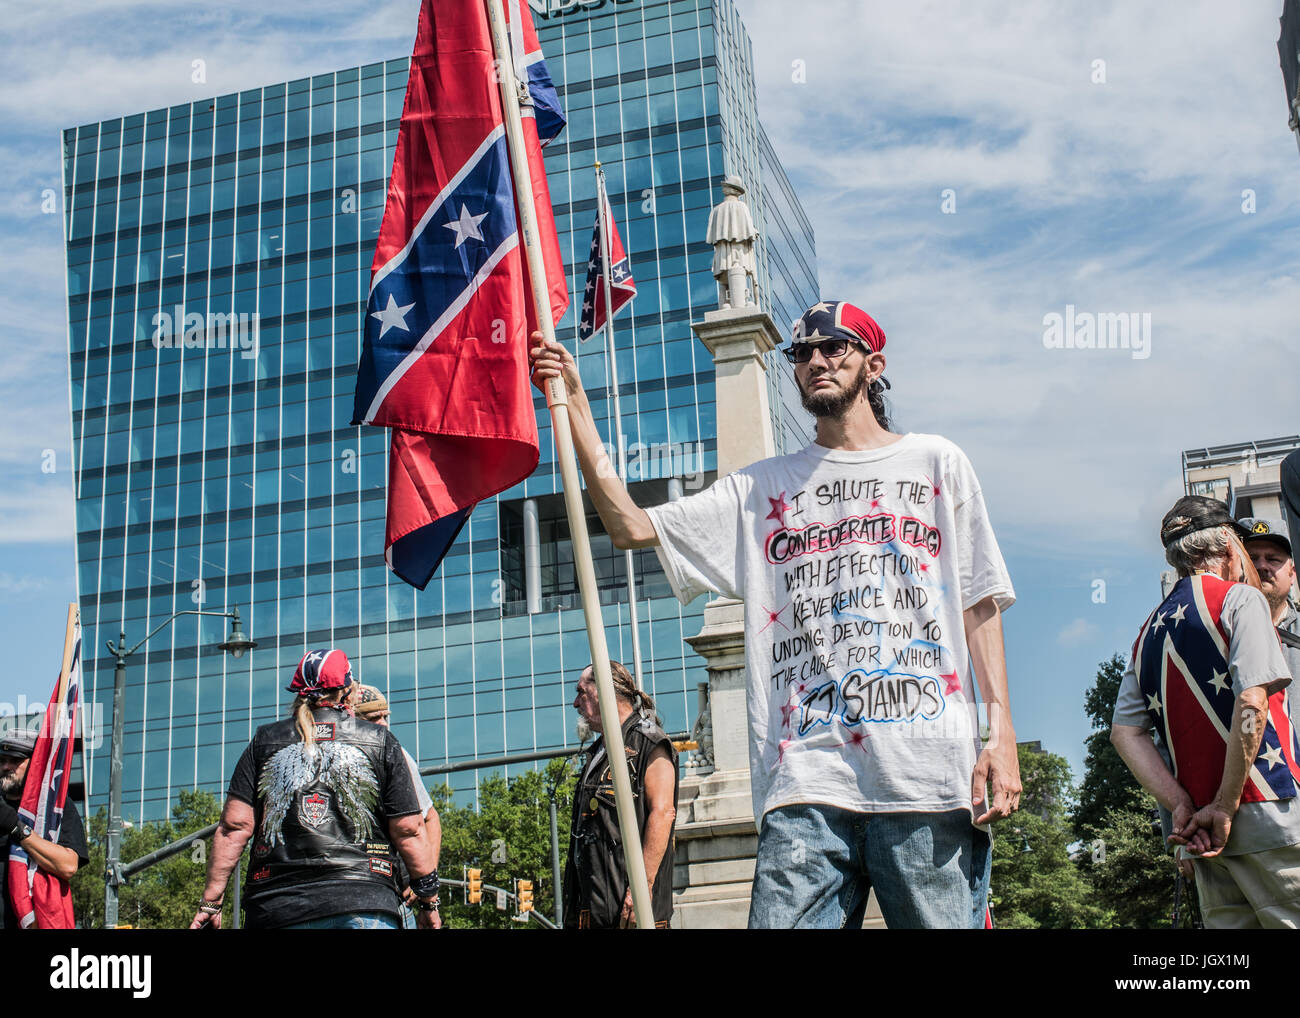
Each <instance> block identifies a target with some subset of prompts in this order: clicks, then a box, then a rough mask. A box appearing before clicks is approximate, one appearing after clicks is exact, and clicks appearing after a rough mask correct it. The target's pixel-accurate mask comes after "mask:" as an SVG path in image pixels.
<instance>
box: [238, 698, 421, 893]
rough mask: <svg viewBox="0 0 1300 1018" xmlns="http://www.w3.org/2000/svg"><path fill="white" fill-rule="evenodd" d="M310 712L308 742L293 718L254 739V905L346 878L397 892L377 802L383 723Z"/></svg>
mask: <svg viewBox="0 0 1300 1018" xmlns="http://www.w3.org/2000/svg"><path fill="white" fill-rule="evenodd" d="M313 716H314V718H315V720H316V743H315V745H314V746H312V747H310V748H309V747H307V746H306V745H305V744H304V743H303V741H302V739H301V737H300V736H299V734H298V729H297V726H296V725H295V724H294V721H293V719H292V718H290V719H287V720H285V721H280V722H276V723H275V724H271V725H267V726H265V727H263V728H260V729H259V730H258V732H257V735H256V736H255V737H254V739H253V743H252V747H251V748H252V750H253V754H254V764H255V768H256V773H257V803H256V806H255V810H254V822H255V825H256V826H255V829H254V837H253V844H252V853H251V857H250V861H249V864H248V879H247V883H246V887H247V890H246V892H245V893H246V896H247V898H248V900H249V902H250V904H253V903H254V902H256V900H257V899H258V897H259V896H262V897H268V898H274V897H275V896H276V895H277V894H279V893H283V892H284V891H285V890H286V889H287V888H288V887H289V886H293V887H295V888H301V887H302V886H303V885H310V884H313V883H316V882H336V881H347V882H348V883H349V884H352V883H354V882H355V883H358V884H369V885H371V886H372V888H373V889H374V891H376V892H379V895H378V897H379V899H380V900H384V901H387V900H388V895H387V894H385V893H383V892H385V891H392V892H394V893H396V885H395V883H394V873H395V871H396V865H395V863H396V859H397V855H396V852H395V850H394V847H393V845H392V842H391V841H390V840H389V837H388V830H387V818H386V817H384V816H383V814H382V812H381V811H380V805H379V804H380V802H381V800H382V792H383V788H382V787H381V783H382V781H383V780H384V779H385V777H384V776H385V775H386V768H385V766H384V754H385V746H386V740H387V738H388V730H387V729H386V728H383V727H381V726H379V725H374V724H370V723H368V722H358V721H357V719H356V718H354V717H352V716H351V715H349V714H345V713H343V712H341V711H335V710H331V709H329V708H317V709H316V710H315V711H314V712H313ZM355 890H356V891H361V890H362V888H361V887H356V888H355ZM321 891H322V894H325V893H327V892H326V890H325V888H323V887H322V888H321ZM392 904H393V907H394V908H395V907H396V902H393V903H392Z"/></svg>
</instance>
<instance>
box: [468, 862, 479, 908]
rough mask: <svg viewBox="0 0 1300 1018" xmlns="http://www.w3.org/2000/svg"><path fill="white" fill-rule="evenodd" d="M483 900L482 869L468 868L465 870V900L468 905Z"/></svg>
mask: <svg viewBox="0 0 1300 1018" xmlns="http://www.w3.org/2000/svg"><path fill="white" fill-rule="evenodd" d="M482 900H483V871H482V870H470V869H467V870H466V871H465V901H466V902H467V903H468V904H470V905H477V904H478V903H479V902H480V901H482Z"/></svg>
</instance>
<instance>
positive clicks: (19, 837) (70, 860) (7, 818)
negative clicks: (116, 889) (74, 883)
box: [0, 729, 90, 930]
mask: <svg viewBox="0 0 1300 1018" xmlns="http://www.w3.org/2000/svg"><path fill="white" fill-rule="evenodd" d="M35 748H36V736H35V735H33V734H32V733H31V732H29V731H26V730H24V729H19V730H18V731H16V732H13V733H11V734H10V735H9V736H7V737H6V738H4V739H2V740H0V863H2V864H3V865H4V872H5V875H6V877H7V876H8V874H9V859H10V854H11V852H12V851H13V849H14V848H15V847H21V848H22V851H23V852H25V853H26V854H27V858H28V859H30V860H31V861H32V863H33V864H35V867H36V869H37V870H39V871H40V872H41V873H42V874H46V875H48V877H53V878H55V879H57V880H60V881H63V882H64V883H65V884H66V883H67V882H68V881H69V880H71V879H72V876H73V874H75V873H76V872H77V870H79V869H80V868H81V867H82V866H84V865H86V863H88V862H89V861H90V858H89V855H88V854H87V849H86V831H85V827H84V826H83V824H82V822H81V814H80V813H78V812H77V807H76V805H75V804H74V803H73V801H72V800H71V799H69V800H68V801H67V802H66V803H65V804H64V807H63V823H62V825H61V826H60V828H59V832H58V835H57V837H56V838H55V840H53V841H51V840H50V839H49V838H42V837H41V836H40V835H39V834H36V833H35V832H33V830H32V829H31V827H29V826H28V825H27V824H26V823H24V822H23V821H22V819H21V818H20V817H19V815H18V806H19V803H20V802H21V800H22V795H23V786H24V784H25V782H26V780H27V770H28V767H29V765H30V763H31V758H32V751H33V750H35ZM24 869H26V867H24ZM23 876H24V877H25V876H26V874H25V873H24V874H23ZM19 924H20V917H19V916H18V915H17V913H16V912H15V911H14V902H13V898H12V896H11V895H10V892H9V881H8V880H7V879H6V880H5V887H4V920H3V925H0V929H6V930H16V929H18V928H19Z"/></svg>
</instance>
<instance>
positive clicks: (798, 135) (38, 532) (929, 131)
mask: <svg viewBox="0 0 1300 1018" xmlns="http://www.w3.org/2000/svg"><path fill="white" fill-rule="evenodd" d="M738 5H739V7H740V9H741V12H742V15H743V17H744V19H745V22H746V25H747V27H748V29H749V31H750V35H751V37H752V39H753V42H754V57H755V62H756V75H757V79H758V88H759V112H760V116H761V118H762V120H763V122H764V124H765V125H766V127H767V129H768V132H769V134H770V135H771V137H772V139H773V143H774V145H775V147H776V150H777V152H778V153H779V154H780V156H781V158H782V159H783V161H784V162H785V164H786V166H787V168H788V170H789V172H790V175H791V178H792V180H793V182H794V184H795V187H796V190H797V191H798V193H799V194H800V196H801V197H802V200H803V202H804V205H805V207H806V209H807V211H808V213H809V215H810V218H811V220H812V223H813V226H814V229H815V230H816V233H817V244H818V255H819V263H820V272H821V281H822V290H823V294H824V295H825V296H827V297H831V298H842V299H848V300H852V301H854V302H855V303H858V304H860V305H861V306H863V307H864V308H866V309H867V310H868V311H869V312H870V313H871V314H872V315H873V316H874V317H875V318H876V319H877V320H878V321H879V322H880V323H881V325H882V327H883V328H884V330H885V332H886V334H887V335H888V337H889V343H888V346H887V347H886V354H887V355H888V357H889V365H890V366H889V371H888V374H889V377H890V379H891V380H892V382H893V384H894V389H893V392H892V396H893V397H894V410H895V414H896V418H897V420H898V422H899V424H900V425H901V427H902V428H903V429H905V430H913V431H924V432H937V433H940V434H943V435H946V436H947V437H949V438H951V439H953V440H954V441H955V442H957V443H958V444H959V445H961V446H962V447H963V448H964V449H965V450H966V452H967V453H968V455H969V456H970V458H971V460H972V462H973V463H974V465H975V468H976V470H977V472H978V474H979V476H980V479H981V482H982V486H983V489H984V494H985V499H986V501H987V503H988V505H989V509H990V513H991V515H992V518H993V522H994V525H995V527H996V529H997V531H998V534H999V539H1000V541H1001V544H1002V548H1003V551H1004V554H1005V556H1006V558H1007V562H1008V566H1009V568H1010V571H1011V575H1012V579H1013V581H1014V583H1015V586H1016V590H1017V594H1018V597H1019V600H1018V603H1017V604H1016V605H1015V607H1014V608H1012V609H1011V611H1010V612H1009V613H1008V614H1007V616H1006V619H1005V627H1006V634H1007V651H1008V662H1009V673H1010V681H1011V693H1012V710H1013V716H1014V718H1015V721H1016V729H1017V734H1018V736H1019V737H1020V738H1022V739H1040V740H1042V742H1043V744H1044V745H1045V746H1046V747H1047V748H1048V749H1051V750H1053V751H1055V752H1058V753H1062V754H1064V755H1065V756H1067V757H1068V758H1069V759H1070V761H1071V764H1072V765H1073V767H1074V769H1075V774H1076V777H1077V776H1078V775H1079V773H1080V771H1081V767H1082V760H1083V748H1082V742H1083V738H1084V737H1085V736H1086V735H1087V732H1088V726H1087V722H1086V721H1085V719H1084V717H1083V713H1082V702H1083V695H1084V692H1085V690H1086V689H1087V687H1088V686H1089V685H1090V683H1091V681H1092V678H1093V675H1094V674H1095V671H1096V667H1097V664H1098V662H1099V661H1101V660H1103V659H1104V658H1106V657H1108V656H1109V655H1110V654H1111V653H1112V652H1114V651H1116V650H1125V651H1126V650H1127V648H1128V646H1129V645H1130V643H1131V641H1132V637H1133V634H1134V632H1135V630H1136V627H1137V626H1138V624H1139V622H1140V621H1141V619H1142V618H1143V617H1145V615H1146V613H1147V612H1148V611H1149V610H1150V608H1151V607H1152V606H1153V605H1154V603H1155V601H1156V600H1157V599H1158V597H1159V572H1160V569H1161V567H1162V559H1161V556H1160V549H1159V545H1158V542H1157V540H1156V536H1155V535H1156V531H1157V527H1158V522H1159V519H1160V516H1161V515H1162V514H1163V513H1164V511H1165V510H1166V509H1167V508H1168V506H1169V504H1170V503H1172V501H1173V499H1174V497H1175V496H1176V495H1177V494H1178V491H1179V485H1180V475H1179V452H1180V451H1181V450H1182V449H1186V448H1192V447H1196V446H1203V445H1214V444H1220V443H1225V442H1233V441H1244V440H1250V439H1260V438H1269V437H1274V436H1277V435H1285V434H1294V433H1295V432H1296V431H1297V430H1300V428H1297V421H1296V417H1295V415H1294V414H1293V413H1288V408H1290V407H1292V406H1293V405H1294V396H1293V393H1294V387H1295V383H1296V380H1297V379H1296V372H1295V370H1294V369H1293V368H1292V369H1290V370H1288V368H1289V366H1290V365H1292V364H1295V363H1296V362H1297V356H1298V355H1300V339H1298V338H1297V336H1298V334H1300V333H1298V330H1297V329H1296V328H1295V325H1294V315H1295V309H1296V307H1297V302H1296V296H1297V285H1296V284H1297V280H1296V278H1295V277H1296V269H1295V268H1294V267H1293V262H1292V258H1293V257H1294V254H1295V252H1296V251H1297V250H1300V196H1298V195H1300V189H1298V188H1297V183H1298V182H1300V152H1298V151H1297V147H1296V141H1295V137H1294V135H1292V134H1291V133H1290V132H1289V131H1288V130H1287V128H1286V112H1285V99H1284V94H1283V86H1282V79H1281V73H1280V71H1279V69H1278V57H1277V46H1276V41H1277V36H1278V21H1277V19H1278V15H1279V14H1280V12H1281V0H1267V2H1265V0H1257V2H1253V3H1250V4H1240V5H1236V4H1234V5H1226V4H1222V3H1208V2H1202V3H1198V2H1183V3H1180V4H1179V5H1178V7H1177V16H1176V17H1171V16H1170V13H1171V8H1170V5H1168V4H1167V3H1122V4H1121V3H1095V4H1089V5H1075V6H1073V7H1071V8H1068V9H1065V10H1060V9H1057V8H1055V7H1052V8H1049V7H1048V6H1047V5H1034V4H1029V3H1020V2H1018V3H1006V4H1000V5H972V4H961V3H958V2H956V0H942V2H941V0H930V2H925V3H909V4H898V3H885V2H883V0H882V2H861V0H857V2H829V0H806V2H805V3H803V4H801V5H800V11H801V16H800V17H798V18H791V17H790V11H791V7H790V5H789V3H788V2H780V3H777V2H775V0H738ZM417 9H418V5H417V4H416V2H415V0H400V2H395V3H394V2H385V3H377V4H370V5H366V7H365V13H364V14H359V13H358V12H359V11H361V10H362V8H361V7H359V6H358V5H357V4H355V3H342V2H332V0H318V2H314V3H312V4H302V5H300V6H295V5H292V4H285V5H281V7H280V9H279V10H277V11H275V12H267V11H266V10H265V8H264V5H262V4H258V3H252V2H246V0H232V2H228V3H225V4H222V5H220V6H219V7H214V6H212V5H210V4H199V3H174V2H169V3H156V4H150V3H133V2H127V0H101V2H96V3H85V2H83V3H59V2H53V3H47V4H43V5H39V6H38V5H28V6H27V7H25V8H19V9H17V10H14V11H11V12H8V13H7V14H6V23H7V27H8V29H9V31H8V32H6V33H5V37H4V39H3V40H0V58H2V59H0V124H2V125H3V131H0V180H3V181H4V182H5V186H4V188H3V189H2V190H0V280H3V284H0V323H3V324H2V325H0V337H2V338H0V343H2V344H3V354H4V366H5V370H4V371H3V372H2V373H0V399H3V401H4V406H5V410H6V413H5V422H6V423H5V424H4V425H3V427H0V620H3V621H2V622H0V632H3V633H4V635H5V636H6V637H7V647H8V654H7V659H8V661H9V665H10V669H9V670H8V671H7V672H6V674H5V675H4V676H3V677H0V701H4V702H8V703H13V702H15V701H16V699H17V697H18V696H19V694H23V695H25V696H27V697H28V698H29V699H43V698H44V697H45V696H46V695H47V694H48V691H49V688H50V686H51V685H52V683H53V680H54V677H55V670H56V668H57V665H58V655H59V649H60V645H61V637H62V626H63V618H64V606H65V604H66V603H67V602H68V601H70V600H73V599H74V598H75V586H74V585H75V578H74V548H73V540H72V530H73V525H72V515H73V514H72V497H71V478H70V473H69V471H68V466H69V448H70V425H69V415H68V387H67V354H66V350H67V345H66V328H65V321H66V317H65V305H64V282H63V267H62V232H61V224H60V217H59V215H57V214H45V213H43V212H42V201H43V198H44V194H43V192H44V191H45V189H47V188H49V189H53V190H54V191H55V192H57V191H58V190H59V161H58V159H59V132H60V130H61V129H62V128H65V127H68V126H73V125H76V124H82V123H89V122H93V121H96V120H99V119H103V118H105V117H109V116H117V115H121V114H124V113H131V112H138V111H141V110H146V109H154V108H158V107H161V106H166V105H171V104H174V103H178V102H183V101H187V100H192V99H196V98H200V97H204V96H209V95H217V94H223V93H226V92H231V91H235V90H238V89H239V88H241V87H243V88H246V87H249V86H251V85H255V84H262V83H272V82H277V81H283V80H286V79H289V78H293V77H299V76H302V75H306V74H312V73H320V72H324V71H330V70H334V69H337V68H339V67H346V66H352V65H356V64H361V63H365V62H368V61H372V60H379V59H387V58H391V57H394V56H399V55H405V54H406V53H408V52H409V49H410V42H411V39H412V37H413V34H414V26H415V15H416V11H417ZM195 60H202V61H203V67H204V70H205V76H206V81H204V82H195V81H193V80H192V78H193V76H194V70H193V68H194V63H193V62H194V61H195ZM1098 61H1101V62H1102V63H1100V64H1099V63H1098ZM949 192H950V193H949ZM1244 192H1249V195H1250V196H1253V206H1252V205H1251V198H1250V197H1248V196H1245V195H1244ZM945 198H947V207H948V208H949V209H951V210H954V211H950V212H945V211H944V204H945ZM1243 206H1246V207H1253V209H1254V211H1253V212H1248V211H1243ZM1067 304H1072V305H1074V306H1075V308H1076V309H1077V310H1078V311H1081V312H1083V311H1086V312H1093V313H1114V312H1137V313H1148V314H1150V315H1151V337H1150V343H1151V346H1150V356H1149V357H1147V358H1145V359H1136V358H1134V357H1133V356H1131V352H1130V351H1124V350H1061V349H1047V348H1046V347H1045V346H1044V342H1043V332H1044V316H1046V315H1049V314H1051V313H1056V314H1064V313H1065V308H1066V305H1067ZM46 450H53V454H54V467H55V469H54V472H52V473H46V472H43V471H42V464H43V462H46V463H48V456H47V455H46ZM1097 580H1102V581H1104V583H1105V602H1104V603H1095V602H1094V600H1093V591H1094V589H1095V581H1097ZM102 635H107V634H102ZM134 635H135V636H136V637H138V636H139V635H143V634H134ZM254 635H255V634H254Z"/></svg>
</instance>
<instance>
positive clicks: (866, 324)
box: [791, 300, 885, 353]
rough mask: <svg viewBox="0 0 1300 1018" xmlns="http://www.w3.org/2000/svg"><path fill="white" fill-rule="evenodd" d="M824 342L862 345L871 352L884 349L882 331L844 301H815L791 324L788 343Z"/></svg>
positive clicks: (854, 307) (859, 310)
mask: <svg viewBox="0 0 1300 1018" xmlns="http://www.w3.org/2000/svg"><path fill="white" fill-rule="evenodd" d="M826 339H847V340H849V341H850V342H854V343H865V344H866V345H867V347H868V348H869V349H870V350H871V352H872V353H880V351H881V350H883V349H884V348H885V330H884V329H882V328H881V327H880V326H879V325H877V324H876V320H875V319H874V318H872V317H871V316H870V315H869V314H867V313H866V312H865V311H863V310H862V309H861V308H860V307H858V306H856V305H854V304H850V303H849V302H848V301H846V300H823V301H818V302H817V303H816V304H814V305H813V306H812V307H810V308H809V309H808V310H807V311H805V312H804V313H803V316H802V317H801V318H799V320H798V321H796V322H795V323H794V334H793V336H792V337H791V342H792V343H820V342H822V341H823V340H826Z"/></svg>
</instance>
